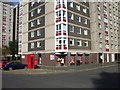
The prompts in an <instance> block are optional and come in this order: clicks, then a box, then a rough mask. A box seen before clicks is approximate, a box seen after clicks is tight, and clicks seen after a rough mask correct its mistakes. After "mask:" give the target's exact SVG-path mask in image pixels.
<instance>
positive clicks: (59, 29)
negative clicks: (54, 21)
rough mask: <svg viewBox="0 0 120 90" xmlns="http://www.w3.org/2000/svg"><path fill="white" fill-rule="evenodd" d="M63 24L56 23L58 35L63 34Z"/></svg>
mask: <svg viewBox="0 0 120 90" xmlns="http://www.w3.org/2000/svg"><path fill="white" fill-rule="evenodd" d="M61 26H62V25H61V24H58V25H56V35H57V36H58V35H61V34H62V33H61Z"/></svg>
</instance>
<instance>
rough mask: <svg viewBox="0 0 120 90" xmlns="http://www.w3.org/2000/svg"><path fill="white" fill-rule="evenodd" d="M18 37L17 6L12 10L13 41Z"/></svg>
mask: <svg viewBox="0 0 120 90" xmlns="http://www.w3.org/2000/svg"><path fill="white" fill-rule="evenodd" d="M18 35H19V4H18V5H16V6H14V9H13V41H15V40H16V41H18Z"/></svg>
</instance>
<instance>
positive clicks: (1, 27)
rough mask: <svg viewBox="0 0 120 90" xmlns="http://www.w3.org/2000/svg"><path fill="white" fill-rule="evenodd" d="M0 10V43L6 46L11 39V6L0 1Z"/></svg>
mask: <svg viewBox="0 0 120 90" xmlns="http://www.w3.org/2000/svg"><path fill="white" fill-rule="evenodd" d="M0 10H1V11H0V38H1V40H0V44H2V45H5V46H8V45H9V41H12V40H13V13H12V12H13V6H11V5H9V4H4V3H2V2H0ZM2 45H0V46H2Z"/></svg>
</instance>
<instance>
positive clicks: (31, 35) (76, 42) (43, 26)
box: [19, 0, 93, 65]
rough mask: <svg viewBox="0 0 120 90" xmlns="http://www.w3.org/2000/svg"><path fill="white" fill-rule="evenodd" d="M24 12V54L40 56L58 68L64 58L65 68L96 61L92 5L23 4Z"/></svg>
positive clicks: (61, 1) (59, 2) (59, 0)
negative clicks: (59, 61)
mask: <svg viewBox="0 0 120 90" xmlns="http://www.w3.org/2000/svg"><path fill="white" fill-rule="evenodd" d="M21 11H22V12H21ZM20 13H21V14H22V17H21V15H20V17H21V18H22V19H20V22H21V21H22V22H21V23H20V28H21V29H20V30H22V35H21V36H20V40H21V42H20V43H21V44H20V43H19V47H20V48H21V53H22V54H23V55H24V54H26V55H27V54H34V55H39V57H40V58H41V63H42V64H43V65H57V60H58V58H60V57H62V58H64V60H65V65H70V63H73V64H77V63H76V62H77V60H78V61H79V62H81V63H88V62H93V61H92V59H91V58H92V57H93V54H90V52H91V30H90V14H89V2H85V0H83V2H80V1H77V0H73V1H72V2H67V0H55V1H54V2H53V1H47V2H41V0H38V1H36V2H35V1H32V2H24V1H21V9H20ZM19 50H20V49H19ZM23 58H24V60H23V61H25V59H26V57H25V56H23Z"/></svg>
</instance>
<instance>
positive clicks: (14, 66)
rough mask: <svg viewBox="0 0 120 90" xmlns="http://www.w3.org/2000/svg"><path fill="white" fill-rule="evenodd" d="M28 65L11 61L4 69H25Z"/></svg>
mask: <svg viewBox="0 0 120 90" xmlns="http://www.w3.org/2000/svg"><path fill="white" fill-rule="evenodd" d="M26 67H27V65H26V64H22V63H20V62H9V63H7V64H6V65H5V67H4V68H3V70H14V69H24V68H26Z"/></svg>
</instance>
